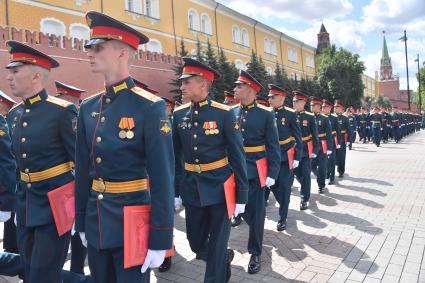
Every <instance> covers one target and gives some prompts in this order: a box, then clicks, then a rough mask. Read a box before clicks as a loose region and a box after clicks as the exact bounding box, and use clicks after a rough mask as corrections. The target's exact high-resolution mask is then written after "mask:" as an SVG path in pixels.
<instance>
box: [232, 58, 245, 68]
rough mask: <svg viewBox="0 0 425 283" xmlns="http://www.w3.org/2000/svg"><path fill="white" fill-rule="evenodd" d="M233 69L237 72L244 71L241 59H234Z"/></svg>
mask: <svg viewBox="0 0 425 283" xmlns="http://www.w3.org/2000/svg"><path fill="white" fill-rule="evenodd" d="M234 64H235V67H236V69H238V70H244V69H245V64H244V63H243V61H242V60H241V59H236V60H235V61H234Z"/></svg>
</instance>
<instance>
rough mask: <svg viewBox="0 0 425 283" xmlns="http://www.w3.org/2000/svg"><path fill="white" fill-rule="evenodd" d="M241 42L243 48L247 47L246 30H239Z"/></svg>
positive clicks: (247, 36)
mask: <svg viewBox="0 0 425 283" xmlns="http://www.w3.org/2000/svg"><path fill="white" fill-rule="evenodd" d="M241 42H242V45H243V46H246V47H249V33H248V30H247V29H246V28H242V30H241Z"/></svg>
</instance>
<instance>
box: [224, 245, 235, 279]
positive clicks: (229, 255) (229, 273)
mask: <svg viewBox="0 0 425 283" xmlns="http://www.w3.org/2000/svg"><path fill="white" fill-rule="evenodd" d="M234 257H235V252H234V251H233V250H231V249H227V275H226V282H229V280H230V277H231V276H232V266H231V263H232V260H233V258H234Z"/></svg>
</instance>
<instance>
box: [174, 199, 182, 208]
mask: <svg viewBox="0 0 425 283" xmlns="http://www.w3.org/2000/svg"><path fill="white" fill-rule="evenodd" d="M181 207H182V199H181V198H180V197H177V198H174V210H176V211H177V210H179V209H180V208H181Z"/></svg>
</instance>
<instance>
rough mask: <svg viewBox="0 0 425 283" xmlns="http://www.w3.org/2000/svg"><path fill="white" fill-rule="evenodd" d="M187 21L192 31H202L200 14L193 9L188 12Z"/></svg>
mask: <svg viewBox="0 0 425 283" xmlns="http://www.w3.org/2000/svg"><path fill="white" fill-rule="evenodd" d="M191 15H192V19H193V21H192V22H191V20H190V17H191ZM187 21H188V26H189V29H190V30H191V31H199V30H200V24H199V13H198V11H196V10H195V9H193V8H190V9H189V11H188V12H187Z"/></svg>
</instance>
